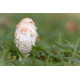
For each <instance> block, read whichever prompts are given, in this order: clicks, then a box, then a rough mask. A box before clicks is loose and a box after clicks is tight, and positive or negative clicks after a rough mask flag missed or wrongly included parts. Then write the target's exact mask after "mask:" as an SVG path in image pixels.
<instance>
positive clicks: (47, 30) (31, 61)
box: [0, 13, 80, 66]
mask: <svg viewBox="0 0 80 80" xmlns="http://www.w3.org/2000/svg"><path fill="white" fill-rule="evenodd" d="M25 17H29V18H32V19H33V21H34V22H35V25H36V26H37V28H38V29H37V32H38V34H39V37H38V39H37V42H36V46H35V47H33V49H32V51H31V53H30V56H29V57H27V58H26V57H24V58H23V59H22V61H21V62H20V61H19V60H18V58H19V54H20V52H19V50H18V49H17V48H16V46H15V44H14V42H13V41H14V32H15V29H16V25H17V24H18V23H19V22H20V21H21V19H23V18H25ZM0 65H1V66H79V65H80V14H76V13H70V14H69V13H2V14H0Z"/></svg>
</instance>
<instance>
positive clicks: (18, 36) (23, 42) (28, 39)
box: [15, 18, 38, 55]
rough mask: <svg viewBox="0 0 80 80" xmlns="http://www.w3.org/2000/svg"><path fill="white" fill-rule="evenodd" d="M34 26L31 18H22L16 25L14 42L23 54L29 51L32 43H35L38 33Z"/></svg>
mask: <svg viewBox="0 0 80 80" xmlns="http://www.w3.org/2000/svg"><path fill="white" fill-rule="evenodd" d="M36 29H37V28H36V26H35V24H34V22H33V20H32V19H31V18H24V19H22V20H21V21H20V23H19V24H18V25H17V26H16V31H15V44H16V46H17V47H18V48H19V50H20V51H21V52H22V53H23V54H24V55H25V54H28V53H30V51H31V50H32V45H35V42H36V38H37V37H38V34H37V32H36Z"/></svg>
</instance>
